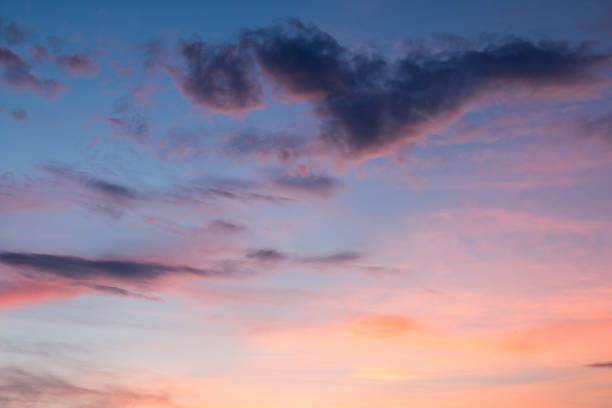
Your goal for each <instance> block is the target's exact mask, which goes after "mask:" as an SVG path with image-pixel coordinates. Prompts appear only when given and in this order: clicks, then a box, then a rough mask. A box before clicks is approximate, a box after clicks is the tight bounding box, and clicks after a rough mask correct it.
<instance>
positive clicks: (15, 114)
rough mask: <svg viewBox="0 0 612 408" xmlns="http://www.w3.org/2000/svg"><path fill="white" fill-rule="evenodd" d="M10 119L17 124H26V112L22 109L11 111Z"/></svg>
mask: <svg viewBox="0 0 612 408" xmlns="http://www.w3.org/2000/svg"><path fill="white" fill-rule="evenodd" d="M10 114H11V117H12V118H13V119H15V120H16V121H18V122H27V121H28V118H29V117H28V112H27V111H25V110H23V109H12V110H11V112H10Z"/></svg>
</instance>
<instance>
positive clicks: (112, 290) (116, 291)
mask: <svg viewBox="0 0 612 408" xmlns="http://www.w3.org/2000/svg"><path fill="white" fill-rule="evenodd" d="M89 288H91V289H93V290H95V291H97V292H102V293H104V294H108V295H112V296H119V297H131V298H136V299H144V300H151V301H154V302H161V299H160V298H158V297H155V296H149V295H143V294H142V293H136V292H132V291H130V290H127V289H123V288H118V287H116V286H108V285H91V286H89Z"/></svg>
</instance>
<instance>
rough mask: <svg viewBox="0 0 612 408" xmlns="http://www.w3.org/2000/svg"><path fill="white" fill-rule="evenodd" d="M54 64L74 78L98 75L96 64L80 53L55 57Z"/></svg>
mask: <svg viewBox="0 0 612 408" xmlns="http://www.w3.org/2000/svg"><path fill="white" fill-rule="evenodd" d="M56 63H57V65H58V66H59V67H60V68H61V69H63V70H64V71H66V72H67V73H69V74H70V75H72V76H75V77H93V76H95V75H96V74H97V73H98V67H97V66H96V63H95V62H94V61H93V60H92V59H91V58H89V57H88V56H87V55H85V54H82V53H75V54H69V55H62V56H60V57H57V59H56Z"/></svg>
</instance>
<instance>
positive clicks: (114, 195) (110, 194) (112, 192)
mask: <svg viewBox="0 0 612 408" xmlns="http://www.w3.org/2000/svg"><path fill="white" fill-rule="evenodd" d="M41 168H42V169H43V170H45V171H46V172H48V173H50V174H52V175H54V176H57V177H60V178H63V179H67V180H71V181H75V182H77V183H80V184H82V185H83V186H84V187H86V188H87V189H89V190H90V191H91V192H94V193H99V194H101V195H102V196H104V197H105V198H108V199H110V200H113V201H125V200H136V199H144V198H146V194H145V193H144V192H141V191H138V190H136V189H133V188H130V187H127V186H124V185H121V184H118V183H114V182H110V181H107V180H104V179H102V178H100V177H97V176H94V175H91V174H88V173H86V172H78V171H75V170H72V169H70V168H68V167H64V166H59V165H53V164H47V165H44V166H41Z"/></svg>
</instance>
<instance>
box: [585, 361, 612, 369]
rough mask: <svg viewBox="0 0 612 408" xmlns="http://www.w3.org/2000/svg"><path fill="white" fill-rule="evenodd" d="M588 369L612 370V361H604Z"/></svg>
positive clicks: (589, 365) (590, 365) (591, 365)
mask: <svg viewBox="0 0 612 408" xmlns="http://www.w3.org/2000/svg"><path fill="white" fill-rule="evenodd" d="M587 367H591V368H612V361H603V362H599V363H592V364H588V365H587Z"/></svg>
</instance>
